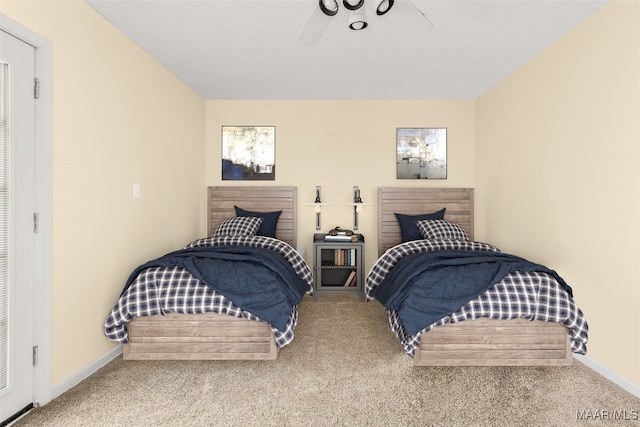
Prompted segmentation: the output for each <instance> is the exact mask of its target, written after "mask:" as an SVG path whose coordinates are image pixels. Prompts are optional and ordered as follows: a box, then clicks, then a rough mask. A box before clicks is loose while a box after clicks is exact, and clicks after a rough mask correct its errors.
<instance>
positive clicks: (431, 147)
mask: <svg viewBox="0 0 640 427" xmlns="http://www.w3.org/2000/svg"><path fill="white" fill-rule="evenodd" d="M396 174H397V175H396V177H397V179H447V129H446V128H397V129H396Z"/></svg>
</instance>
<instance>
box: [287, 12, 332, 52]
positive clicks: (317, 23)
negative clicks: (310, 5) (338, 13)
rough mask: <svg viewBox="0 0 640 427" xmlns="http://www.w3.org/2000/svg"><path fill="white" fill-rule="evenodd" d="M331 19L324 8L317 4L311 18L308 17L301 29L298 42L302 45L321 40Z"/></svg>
mask: <svg viewBox="0 0 640 427" xmlns="http://www.w3.org/2000/svg"><path fill="white" fill-rule="evenodd" d="M330 21H331V17H330V16H327V15H325V14H324V13H323V12H322V10H320V7H319V6H316V7H315V9H313V12H312V13H311V15H310V16H309V19H307V22H306V24H304V27H302V30H300V33H299V34H298V38H297V39H296V43H298V44H301V45H312V44H315V43H316V42H317V41H318V40H320V37H322V34H323V33H324V30H325V29H326V28H327V26H328V25H329V22H330Z"/></svg>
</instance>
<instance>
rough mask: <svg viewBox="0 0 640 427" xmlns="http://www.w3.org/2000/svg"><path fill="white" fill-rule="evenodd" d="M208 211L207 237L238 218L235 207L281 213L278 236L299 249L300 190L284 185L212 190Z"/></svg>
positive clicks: (217, 188) (213, 188)
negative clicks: (298, 212)
mask: <svg viewBox="0 0 640 427" xmlns="http://www.w3.org/2000/svg"><path fill="white" fill-rule="evenodd" d="M208 193H209V197H208V199H207V200H208V203H207V212H208V214H209V219H208V222H207V235H208V236H210V235H211V234H212V233H213V232H214V231H215V229H216V227H217V226H218V225H219V224H220V223H221V222H222V221H223V220H225V219H227V218H231V217H235V216H236V211H235V209H234V208H233V206H234V205H236V206H238V207H239V208H242V209H244V210H248V211H256V212H273V211H280V210H281V211H282V214H280V218H279V219H278V226H277V228H276V237H277V238H278V239H280V240H283V241H285V242H287V243H288V244H290V245H291V246H293V247H294V248H295V247H296V241H297V234H296V230H297V227H296V205H297V199H296V196H297V188H296V187H285V186H270V187H262V186H260V187H257V186H256V187H239V186H233V187H231V186H229V187H224V186H216V187H209V192H208Z"/></svg>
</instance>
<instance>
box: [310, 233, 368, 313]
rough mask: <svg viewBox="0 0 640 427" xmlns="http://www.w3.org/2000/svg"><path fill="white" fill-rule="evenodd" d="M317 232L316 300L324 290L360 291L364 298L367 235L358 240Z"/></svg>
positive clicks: (360, 295) (314, 292) (359, 237)
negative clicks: (327, 237) (334, 239)
mask: <svg viewBox="0 0 640 427" xmlns="http://www.w3.org/2000/svg"><path fill="white" fill-rule="evenodd" d="M324 236H325V234H322V233H316V234H314V235H313V300H314V301H317V300H318V297H319V295H320V294H321V293H323V292H352V293H357V294H358V296H359V297H360V300H361V301H364V279H365V277H364V259H365V258H364V236H363V235H362V234H357V236H358V241H356V242H328V241H325V240H324Z"/></svg>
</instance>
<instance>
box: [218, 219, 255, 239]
mask: <svg viewBox="0 0 640 427" xmlns="http://www.w3.org/2000/svg"><path fill="white" fill-rule="evenodd" d="M260 224H262V218H256V217H254V216H237V217H235V218H228V219H225V220H224V221H222V222H221V223H220V225H218V227H217V228H216V231H215V232H214V233H213V235H214V236H254V235H255V234H256V232H257V231H258V228H260Z"/></svg>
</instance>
